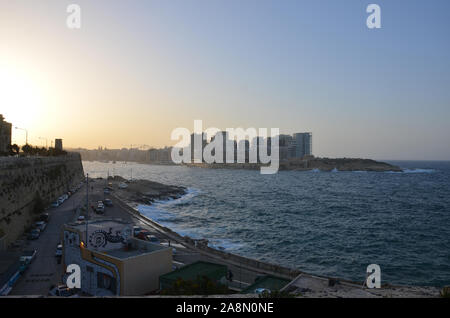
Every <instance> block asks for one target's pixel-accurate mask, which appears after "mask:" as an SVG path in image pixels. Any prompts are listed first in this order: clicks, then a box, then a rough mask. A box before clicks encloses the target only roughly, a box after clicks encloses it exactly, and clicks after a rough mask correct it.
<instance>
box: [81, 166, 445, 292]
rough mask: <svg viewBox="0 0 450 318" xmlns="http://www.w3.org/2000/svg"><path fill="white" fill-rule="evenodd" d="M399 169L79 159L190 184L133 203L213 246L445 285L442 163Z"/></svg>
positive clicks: (323, 268)
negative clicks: (180, 191)
mask: <svg viewBox="0 0 450 318" xmlns="http://www.w3.org/2000/svg"><path fill="white" fill-rule="evenodd" d="M392 163H394V164H397V165H399V166H401V167H402V168H404V169H405V172H403V173H376V172H312V171H311V172H296V171H282V172H279V173H278V174H275V175H261V174H260V173H259V171H246V170H231V169H230V170H218V169H217V170H216V169H202V168H188V167H180V166H156V165H143V164H132V163H128V164H124V163H116V164H112V163H100V162H83V165H84V169H85V172H89V174H90V176H94V177H96V176H101V177H106V175H107V171H108V170H109V173H110V175H112V174H116V175H121V176H124V177H128V178H129V177H130V175H131V173H132V175H133V178H144V179H149V180H154V181H158V182H162V183H167V184H173V185H183V186H186V187H188V188H189V190H190V192H189V194H188V195H187V196H185V197H183V198H182V199H179V200H174V201H170V202H161V203H157V204H155V205H153V206H151V207H145V206H141V207H140V211H141V213H144V214H146V215H147V216H149V217H150V218H152V219H154V220H156V221H157V222H159V223H162V224H163V225H166V226H168V227H170V228H172V229H173V230H175V231H177V232H179V233H181V234H185V235H189V236H191V237H196V238H207V239H209V240H210V242H211V244H212V245H213V246H214V247H216V248H221V249H225V250H227V251H230V252H232V253H236V254H240V255H244V256H247V257H252V258H256V259H260V260H264V261H268V262H272V263H276V264H280V265H284V266H290V267H295V268H298V269H300V270H303V271H305V272H309V273H314V274H320V275H328V276H336V277H341V278H345V279H351V280H358V281H363V280H364V279H365V270H366V267H367V265H369V264H372V263H375V264H379V265H380V266H381V272H382V283H385V282H389V283H393V284H415V285H433V286H442V285H445V284H450V162H412V161H402V162H392Z"/></svg>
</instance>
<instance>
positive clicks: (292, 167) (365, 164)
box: [186, 158, 403, 172]
mask: <svg viewBox="0 0 450 318" xmlns="http://www.w3.org/2000/svg"><path fill="white" fill-rule="evenodd" d="M186 166H189V167H199V168H209V169H245V170H259V169H260V168H261V167H263V166H267V165H264V164H260V163H213V164H207V163H188V164H186ZM279 170H280V171H311V170H318V171H324V172H326V171H328V172H331V171H368V172H369V171H370V172H390V171H392V172H402V171H403V170H402V169H400V168H399V167H397V166H394V165H391V164H389V163H386V162H380V161H375V160H372V159H359V158H307V159H302V158H292V159H289V160H285V161H281V162H280V166H279Z"/></svg>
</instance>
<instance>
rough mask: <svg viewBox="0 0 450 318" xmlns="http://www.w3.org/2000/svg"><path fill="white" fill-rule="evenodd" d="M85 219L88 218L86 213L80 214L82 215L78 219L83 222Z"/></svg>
mask: <svg viewBox="0 0 450 318" xmlns="http://www.w3.org/2000/svg"><path fill="white" fill-rule="evenodd" d="M84 220H86V218H85V217H84V215H80V216H79V217H78V218H77V221H79V222H83V221H84Z"/></svg>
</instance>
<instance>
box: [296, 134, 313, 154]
mask: <svg viewBox="0 0 450 318" xmlns="http://www.w3.org/2000/svg"><path fill="white" fill-rule="evenodd" d="M294 146H295V150H294V152H295V155H294V156H295V157H296V158H302V157H304V156H308V155H312V133H310V132H305V133H295V134H294Z"/></svg>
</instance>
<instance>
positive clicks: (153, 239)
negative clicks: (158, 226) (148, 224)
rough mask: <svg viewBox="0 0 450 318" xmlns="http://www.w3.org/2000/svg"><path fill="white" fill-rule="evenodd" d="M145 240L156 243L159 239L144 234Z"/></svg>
mask: <svg viewBox="0 0 450 318" xmlns="http://www.w3.org/2000/svg"><path fill="white" fill-rule="evenodd" d="M146 240H147V241H149V242H152V243H156V244H159V243H160V242H159V239H158V238H157V237H156V236H154V235H147V236H146Z"/></svg>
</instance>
